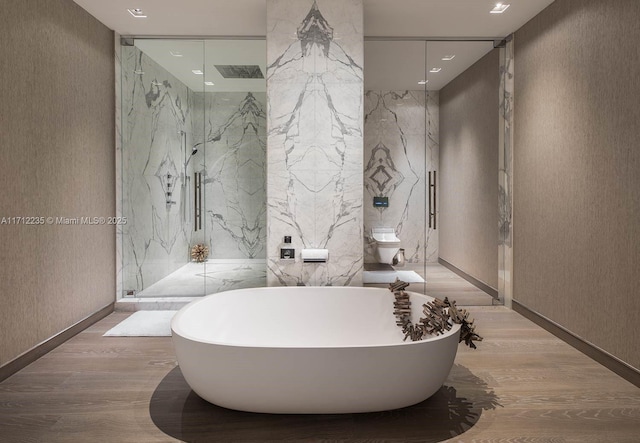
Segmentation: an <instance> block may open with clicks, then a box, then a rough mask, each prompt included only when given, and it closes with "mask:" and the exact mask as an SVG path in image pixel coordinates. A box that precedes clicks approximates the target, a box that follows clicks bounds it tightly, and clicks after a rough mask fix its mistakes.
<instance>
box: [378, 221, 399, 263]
mask: <svg viewBox="0 0 640 443" xmlns="http://www.w3.org/2000/svg"><path fill="white" fill-rule="evenodd" d="M371 236H372V237H373V239H374V240H375V241H376V259H377V260H378V262H379V263H387V264H391V262H392V261H393V257H395V255H396V254H397V253H398V251H399V250H400V239H399V238H398V237H396V230H395V229H394V228H372V229H371Z"/></svg>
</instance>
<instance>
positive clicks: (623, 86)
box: [513, 0, 640, 368]
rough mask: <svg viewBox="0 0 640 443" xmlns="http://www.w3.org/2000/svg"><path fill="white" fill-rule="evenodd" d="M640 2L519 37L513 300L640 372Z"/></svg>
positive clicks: (562, 3)
mask: <svg viewBox="0 0 640 443" xmlns="http://www.w3.org/2000/svg"><path fill="white" fill-rule="evenodd" d="M638 17H640V2H639V1H637V0H627V1H624V0H620V1H603V0H556V1H555V2H554V3H552V4H551V5H550V6H549V7H548V8H547V9H545V10H544V11H543V12H542V13H541V14H540V15H538V16H537V17H536V18H534V19H533V20H532V21H530V22H529V23H528V24H526V25H525V26H524V27H523V28H522V29H520V30H519V31H518V32H517V33H516V35H515V50H516V52H515V60H516V64H515V66H516V68H515V69H516V70H515V130H514V131H515V132H514V134H515V140H514V142H515V147H514V279H513V282H514V290H513V293H514V299H515V300H517V301H518V302H520V303H522V304H524V305H525V306H526V307H528V308H530V309H532V310H534V311H536V312H538V313H540V314H542V315H544V316H546V317H548V318H550V319H551V320H553V321H554V322H556V323H559V324H560V325H561V326H563V327H564V328H566V329H568V330H569V331H571V332H572V333H574V334H576V335H578V336H580V337H582V338H583V339H585V340H587V341H589V342H591V343H592V344H594V345H596V346H598V347H600V348H602V349H603V350H605V351H607V352H609V353H610V354H612V355H614V356H615V357H617V358H619V359H621V360H623V361H624V362H626V363H628V364H630V365H632V366H634V367H636V368H640V352H638V341H637V340H638V339H637V333H636V332H635V331H637V327H638V324H640V148H639V144H638V143H639V141H640V126H639V122H640V102H639V101H638V98H639V97H640V77H639V76H638V73H639V72H640V53H639V52H638V42H639V41H640V26H639V25H638Z"/></svg>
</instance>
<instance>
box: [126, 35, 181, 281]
mask: <svg viewBox="0 0 640 443" xmlns="http://www.w3.org/2000/svg"><path fill="white" fill-rule="evenodd" d="M121 65H122V78H121V81H122V110H121V113H122V127H121V131H122V169H121V174H122V177H121V178H122V202H121V204H122V215H123V216H125V217H127V224H126V225H124V226H123V229H122V248H123V264H122V274H123V275H122V281H123V283H122V285H123V290H130V289H133V290H136V291H139V290H141V289H143V288H144V287H147V286H149V285H151V284H153V283H154V282H156V281H158V280H159V279H160V278H162V277H164V276H166V275H167V274H169V273H171V272H173V271H175V270H176V269H178V268H179V267H180V266H183V265H184V264H186V263H187V262H188V261H189V246H190V242H191V232H192V225H190V224H189V223H188V222H185V215H186V212H187V211H186V204H187V201H188V199H187V197H186V196H188V195H189V194H188V192H187V188H186V184H187V183H186V181H185V175H187V176H188V175H190V173H191V169H190V168H191V167H190V165H188V164H187V161H186V160H187V158H188V155H189V154H188V152H189V151H190V150H191V146H192V144H193V135H192V130H191V113H192V112H191V108H192V104H191V102H192V94H191V93H190V91H189V89H188V88H187V87H186V86H185V85H184V84H182V83H181V82H180V81H179V80H178V79H176V78H175V77H173V76H172V75H171V74H169V73H168V72H167V71H166V70H165V69H163V68H162V67H160V66H159V65H158V64H157V63H155V62H154V61H153V60H151V59H150V58H149V57H147V56H146V55H145V54H144V53H142V52H141V51H140V50H138V49H137V48H136V47H134V46H123V47H121ZM185 165H186V166H185ZM185 173H186V174H185Z"/></svg>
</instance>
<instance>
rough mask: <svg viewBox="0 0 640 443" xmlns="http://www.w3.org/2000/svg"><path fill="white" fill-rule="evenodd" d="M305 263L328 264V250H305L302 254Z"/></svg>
mask: <svg viewBox="0 0 640 443" xmlns="http://www.w3.org/2000/svg"><path fill="white" fill-rule="evenodd" d="M300 258H301V259H302V262H303V263H326V262H327V261H328V260H329V250H328V249H303V250H302V251H301V252H300Z"/></svg>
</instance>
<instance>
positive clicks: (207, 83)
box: [204, 82, 215, 86]
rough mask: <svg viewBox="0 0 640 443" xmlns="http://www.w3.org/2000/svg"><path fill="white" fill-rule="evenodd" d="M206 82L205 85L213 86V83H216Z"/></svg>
mask: <svg viewBox="0 0 640 443" xmlns="http://www.w3.org/2000/svg"><path fill="white" fill-rule="evenodd" d="M204 84H205V85H207V86H213V85H215V83H214V82H204Z"/></svg>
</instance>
